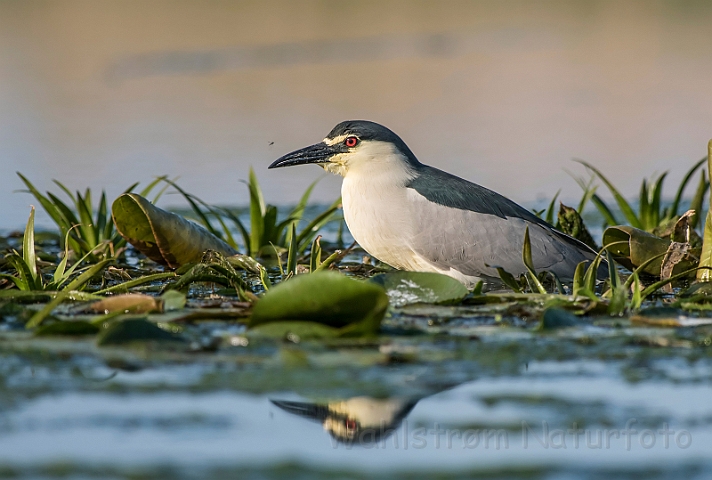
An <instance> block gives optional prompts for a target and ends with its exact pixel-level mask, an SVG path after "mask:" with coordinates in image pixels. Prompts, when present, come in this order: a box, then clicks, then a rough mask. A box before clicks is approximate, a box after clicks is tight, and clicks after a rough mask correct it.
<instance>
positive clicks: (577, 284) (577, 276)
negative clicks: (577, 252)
mask: <svg viewBox="0 0 712 480" xmlns="http://www.w3.org/2000/svg"><path fill="white" fill-rule="evenodd" d="M585 272H586V262H585V261H584V262H579V264H578V265H576V270H574V281H573V285H572V287H571V291H572V293H573V294H574V295H578V291H579V290H581V288H583V284H584V274H585Z"/></svg>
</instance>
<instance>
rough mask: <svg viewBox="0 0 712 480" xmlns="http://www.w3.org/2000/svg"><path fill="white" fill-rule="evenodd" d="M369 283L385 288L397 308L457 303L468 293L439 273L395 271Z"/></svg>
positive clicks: (374, 278) (378, 276)
mask: <svg viewBox="0 0 712 480" xmlns="http://www.w3.org/2000/svg"><path fill="white" fill-rule="evenodd" d="M370 281H371V282H373V283H377V284H378V285H381V286H382V287H383V288H385V289H386V293H387V294H388V298H389V299H390V300H391V303H392V304H393V305H394V306H397V307H400V306H403V305H408V304H410V303H439V304H443V303H457V302H459V301H460V300H462V299H463V298H464V297H465V295H467V294H468V293H469V292H468V290H467V288H465V286H464V285H463V284H462V283H460V282H459V281H457V280H455V279H454V278H452V277H448V276H447V275H441V274H439V273H430V272H404V271H396V272H389V273H382V274H380V275H376V276H375V277H372V278H371V279H370Z"/></svg>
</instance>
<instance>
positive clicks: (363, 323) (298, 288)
mask: <svg viewBox="0 0 712 480" xmlns="http://www.w3.org/2000/svg"><path fill="white" fill-rule="evenodd" d="M386 308H388V296H387V295H386V293H385V292H384V290H383V289H382V288H381V287H380V286H378V285H375V284H373V283H370V282H363V281H359V280H353V279H351V278H348V277H346V276H344V275H342V274H340V273H336V272H327V271H325V272H316V273H311V274H307V275H297V276H296V277H294V278H292V279H290V280H287V281H285V282H283V283H280V284H279V285H277V286H275V287H273V288H271V289H270V290H269V291H268V292H267V293H266V294H265V295H264V297H262V298H261V299H260V300H259V301H258V302H257V304H256V305H255V307H254V310H253V312H252V317H251V319H250V326H251V327H255V326H257V325H262V324H266V323H271V322H289V321H292V322H316V323H320V324H323V325H328V326H331V327H337V328H342V330H341V331H340V332H339V335H344V336H349V335H369V334H375V333H376V332H377V331H378V329H379V328H380V324H381V320H382V319H383V316H384V315H385V313H386Z"/></svg>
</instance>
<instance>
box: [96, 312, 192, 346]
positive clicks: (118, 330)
mask: <svg viewBox="0 0 712 480" xmlns="http://www.w3.org/2000/svg"><path fill="white" fill-rule="evenodd" d="M146 341H153V342H156V341H158V342H184V341H185V340H184V339H183V338H182V337H180V336H178V335H174V334H172V333H170V332H166V331H165V330H163V329H161V328H159V327H157V326H156V325H155V324H153V323H151V322H149V321H148V320H146V319H143V318H131V319H127V320H123V321H120V322H116V323H113V324H111V325H110V326H109V327H108V328H107V329H106V330H104V331H103V332H101V333H100V334H99V336H98V337H97V339H96V343H97V345H99V346H105V345H124V344H127V343H133V342H146Z"/></svg>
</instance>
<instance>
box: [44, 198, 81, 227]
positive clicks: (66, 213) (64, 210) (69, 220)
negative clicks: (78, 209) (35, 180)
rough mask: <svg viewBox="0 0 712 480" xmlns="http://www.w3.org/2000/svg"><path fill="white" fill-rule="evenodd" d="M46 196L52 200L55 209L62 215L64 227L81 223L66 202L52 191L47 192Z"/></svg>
mask: <svg viewBox="0 0 712 480" xmlns="http://www.w3.org/2000/svg"><path fill="white" fill-rule="evenodd" d="M47 196H48V197H49V198H50V199H51V200H52V202H54V205H55V206H56V208H57V210H58V211H59V212H60V214H61V215H62V217H63V219H64V222H63V225H64V227H65V228H67V229H68V228H71V227H73V226H74V225H79V224H80V223H81V222H80V221H79V219H78V218H77V216H76V215H75V214H74V212H73V211H72V209H71V208H69V207H68V206H67V204H66V203H64V202H63V201H62V200H60V199H59V198H57V197H56V196H55V195H54V194H53V193H52V192H47Z"/></svg>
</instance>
